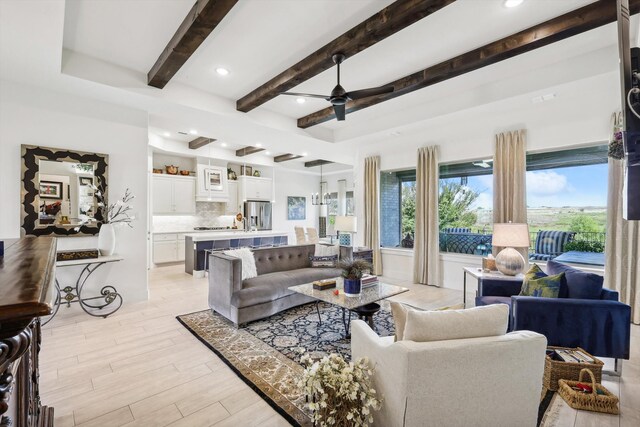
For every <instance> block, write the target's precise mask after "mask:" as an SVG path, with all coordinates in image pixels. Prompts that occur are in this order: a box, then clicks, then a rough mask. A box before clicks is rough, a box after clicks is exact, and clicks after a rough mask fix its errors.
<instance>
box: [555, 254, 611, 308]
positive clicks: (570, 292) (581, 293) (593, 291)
mask: <svg viewBox="0 0 640 427" xmlns="http://www.w3.org/2000/svg"><path fill="white" fill-rule="evenodd" d="M547 273H549V274H560V273H564V276H565V283H566V284H565V287H564V289H561V290H560V298H575V299H600V295H601V294H602V283H603V281H604V277H602V276H599V275H597V274H593V273H587V272H585V271H582V270H578V269H577V268H573V267H570V266H568V265H566V264H562V263H559V262H556V261H553V260H550V261H548V262H547Z"/></svg>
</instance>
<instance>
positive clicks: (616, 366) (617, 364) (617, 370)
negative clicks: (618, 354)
mask: <svg viewBox="0 0 640 427" xmlns="http://www.w3.org/2000/svg"><path fill="white" fill-rule="evenodd" d="M602 373H603V374H605V375H609V376H612V377H621V376H622V359H613V371H608V370H607V371H602Z"/></svg>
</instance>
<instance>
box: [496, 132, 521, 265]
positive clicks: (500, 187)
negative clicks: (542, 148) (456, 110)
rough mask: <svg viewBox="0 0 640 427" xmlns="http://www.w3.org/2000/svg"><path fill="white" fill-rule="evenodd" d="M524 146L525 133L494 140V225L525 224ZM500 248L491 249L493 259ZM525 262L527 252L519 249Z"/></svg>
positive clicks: (501, 136)
mask: <svg viewBox="0 0 640 427" xmlns="http://www.w3.org/2000/svg"><path fill="white" fill-rule="evenodd" d="M526 173H527V144H526V140H525V131H524V130H517V131H513V132H503V133H499V134H497V135H496V136H495V153H494V155H493V222H494V223H505V222H509V221H511V222H514V223H521V224H526V222H527V189H526V185H527V176H526ZM500 250H502V248H497V247H494V248H493V254H494V255H496V254H497V253H498V252H499V251H500ZM518 252H520V253H522V255H523V256H524V259H525V262H527V260H528V258H529V257H528V250H527V249H518Z"/></svg>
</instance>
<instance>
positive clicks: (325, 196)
mask: <svg viewBox="0 0 640 427" xmlns="http://www.w3.org/2000/svg"><path fill="white" fill-rule="evenodd" d="M322 182H323V181H322V165H320V192H319V193H311V204H312V205H314V206H324V205H327V204H329V193H323V192H322V190H323V189H322Z"/></svg>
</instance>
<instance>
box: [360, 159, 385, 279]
mask: <svg viewBox="0 0 640 427" xmlns="http://www.w3.org/2000/svg"><path fill="white" fill-rule="evenodd" d="M379 182H380V156H372V157H367V158H366V159H364V245H365V246H367V247H369V248H371V250H373V274H375V275H381V274H382V257H381V255H380V200H379V198H380V185H379Z"/></svg>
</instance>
